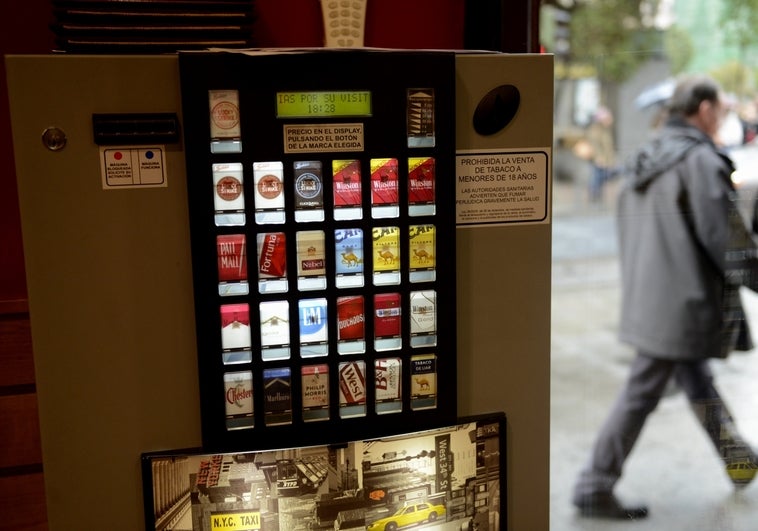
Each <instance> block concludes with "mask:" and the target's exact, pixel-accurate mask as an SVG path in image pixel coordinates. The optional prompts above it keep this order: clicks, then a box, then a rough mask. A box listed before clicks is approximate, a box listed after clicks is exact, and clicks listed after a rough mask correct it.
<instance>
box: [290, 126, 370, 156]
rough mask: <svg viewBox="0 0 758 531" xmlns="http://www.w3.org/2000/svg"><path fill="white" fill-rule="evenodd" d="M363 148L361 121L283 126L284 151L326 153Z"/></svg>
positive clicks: (361, 149) (360, 149)
mask: <svg viewBox="0 0 758 531" xmlns="http://www.w3.org/2000/svg"><path fill="white" fill-rule="evenodd" d="M363 149H364V143H363V124H362V123H351V124H301V125H296V124H293V125H285V126H284V152H285V153H328V152H330V151H363Z"/></svg>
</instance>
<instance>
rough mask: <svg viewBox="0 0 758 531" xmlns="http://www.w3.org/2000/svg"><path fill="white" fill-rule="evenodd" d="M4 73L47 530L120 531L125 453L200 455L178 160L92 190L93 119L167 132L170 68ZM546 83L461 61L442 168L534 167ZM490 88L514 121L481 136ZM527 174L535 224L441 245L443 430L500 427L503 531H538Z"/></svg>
mask: <svg viewBox="0 0 758 531" xmlns="http://www.w3.org/2000/svg"><path fill="white" fill-rule="evenodd" d="M6 65H7V75H8V84H9V95H10V103H11V119H12V127H13V141H14V148H15V158H16V167H17V178H18V185H19V195H20V203H21V217H22V230H23V239H24V252H25V260H26V267H27V277H28V288H29V303H30V312H31V324H32V339H33V347H34V356H35V364H36V376H37V391H38V398H39V415H40V424H41V437H42V452H43V465H44V473H45V482H46V495H47V507H48V519H49V523H50V529H52V530H53V531H58V530H64V531H65V530H76V529H109V530H116V531H120V530H123V531H135V530H138V529H141V528H142V527H143V500H142V487H141V475H140V455H141V453H142V452H151V451H161V450H167V449H179V448H189V447H195V446H200V444H201V436H200V405H199V393H198V374H197V358H196V356H197V352H196V347H195V345H196V337H195V329H194V322H195V321H194V307H193V297H192V293H193V290H192V273H191V263H190V244H189V241H190V239H189V227H188V211H187V197H186V184H185V171H184V153H183V152H182V146H181V143H171V144H166V145H165V146H162V150H163V151H162V153H163V155H164V156H165V158H164V170H165V179H166V181H165V184H166V186H137V187H134V188H114V189H105V188H104V182H103V174H102V171H101V164H103V160H104V158H103V154H102V153H101V150H100V148H99V147H98V146H97V145H96V144H95V142H94V140H93V132H92V114H93V113H129V112H139V113H144V112H160V113H165V112H174V113H179V114H180V101H181V100H180V91H179V71H178V70H179V69H178V61H177V58H176V56H139V57H137V56H119V57H109V56H72V55H58V56H52V55H51V56H9V57H7V58H6ZM552 73H553V70H552V58H550V57H548V56H531V55H530V56H521V55H506V54H470V55H469V54H465V55H461V56H459V57H458V59H457V86H456V91H457V101H458V103H457V106H458V113H457V120H458V123H459V126H458V131H457V148H456V149H457V157H460V156H466V153H469V152H471V151H485V152H493V151H494V152H496V153H499V152H503V151H505V150H511V151H513V150H516V151H519V150H538V151H539V152H542V153H544V156H545V157H547V159H548V160H549V156H550V149H549V146H551V145H552V99H553V98H552V87H553V84H552ZM502 84H511V85H514V86H516V87H517V88H518V90H519V92H520V96H521V102H520V107H519V108H518V110H517V112H516V113H515V115H514V117H513V119H512V121H511V122H510V123H509V124H508V125H507V126H506V127H505V128H503V129H502V130H501V131H497V132H493V133H492V134H487V135H481V134H479V133H477V132H476V131H475V130H474V129H473V127H472V125H471V124H472V115H473V113H474V112H475V109H476V107H477V105H478V103H479V101H480V100H481V99H482V97H483V96H484V95H485V94H487V92H488V91H490V90H491V89H492V88H494V87H497V86H499V85H502ZM180 122H181V116H180ZM49 128H57V130H52V131H53V134H50V135H49V137H48V146H46V145H45V144H43V141H42V138H41V137H42V134H43V132H44V131H45V130H46V129H49ZM63 135H65V145H64V146H63V147H62V148H61V144H62V139H63ZM126 147H127V148H128V146H126ZM50 148H61V149H57V150H53V149H50ZM546 166H548V167H549V164H546ZM540 171H542V174H541V175H540V177H541V178H542V181H540V182H542V183H543V186H544V190H542V189H539V190H535V191H533V193H535V194H536V195H538V196H540V197H541V200H542V201H543V202H544V204H543V205H542V207H543V208H545V209H546V210H545V211H546V212H547V214H546V215H545V216H542V219H540V220H538V221H533V220H532V221H528V220H527V221H523V220H518V219H515V220H514V219H510V220H509V222H507V223H500V224H498V223H495V224H484V225H474V226H465V227H464V226H461V225H459V228H458V229H457V239H458V250H457V269H458V278H457V282H458V293H457V297H458V323H459V329H458V349H459V357H458V361H457V365H458V370H459V375H458V397H459V403H458V413H459V414H461V415H467V414H478V413H486V412H490V411H504V412H505V413H506V415H507V422H508V432H507V434H506V435H507V445H508V446H507V447H508V455H507V456H506V462H507V499H505V500H503V501H504V502H505V503H507V507H508V511H507V528H508V529H515V530H531V529H547V528H548V519H549V517H548V513H549V511H548V505H549V487H548V484H549V481H548V475H549V417H550V412H549V380H550V378H549V345H550V323H549V320H550V217H549V197H550V196H549V194H550V190H549V183H550V181H549V175H545V174H548V173H549V171H548V170H547V169H545V170H540ZM105 182H106V184H108V183H109V181H108V180H107V179H106V180H105ZM538 199H539V197H538ZM487 496H488V497H489V499H490V500H491V502H492V503H496V502H497V500H498V497H499V496H500V493H499V492H491V493H487ZM492 518H493V519H495V518H497V515H493V516H492ZM493 523H494V522H493ZM505 523H506V522H500V524H501V525H500V528H501V529H502V528H505V525H504V524H505ZM491 529H493V528H491Z"/></svg>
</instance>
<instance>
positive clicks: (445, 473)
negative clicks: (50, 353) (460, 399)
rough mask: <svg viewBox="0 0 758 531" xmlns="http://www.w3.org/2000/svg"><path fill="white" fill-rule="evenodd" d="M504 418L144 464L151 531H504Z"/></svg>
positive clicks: (166, 457) (165, 457)
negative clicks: (432, 530) (441, 530)
mask: <svg viewBox="0 0 758 531" xmlns="http://www.w3.org/2000/svg"><path fill="white" fill-rule="evenodd" d="M505 448H506V441H505V416H504V415H503V414H502V413H496V414H489V415H481V416H478V417H472V418H468V419H459V420H458V421H457V423H456V424H454V425H451V426H445V427H441V428H436V429H432V430H425V431H419V432H411V433H401V434H397V435H394V436H389V437H381V438H378V439H370V440H364V441H351V442H348V443H346V444H340V445H320V446H309V447H299V448H284V449H272V450H260V451H255V452H235V453H207V452H204V451H202V450H182V451H175V452H156V453H148V454H144V455H143V456H142V473H143V479H144V499H145V523H146V524H145V528H146V529H147V530H156V531H158V530H162V529H182V530H192V531H222V530H229V529H233V530H235V531H253V530H256V531H258V530H261V531H267V530H270V531H274V530H283V529H325V530H326V529H330V530H331V529H369V530H382V531H384V530H385V529H387V530H390V529H397V528H400V527H406V526H412V525H414V526H415V525H417V524H428V523H436V524H444V526H445V528H446V529H447V528H449V529H466V530H474V529H490V530H493V531H494V530H498V529H505V523H506V521H507V518H506V506H505V500H506V499H507V497H506V483H505V477H506V470H505V460H504V456H505V455H506V452H505Z"/></svg>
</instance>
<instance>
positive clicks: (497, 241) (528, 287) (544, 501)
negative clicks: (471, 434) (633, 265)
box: [456, 54, 553, 529]
mask: <svg viewBox="0 0 758 531" xmlns="http://www.w3.org/2000/svg"><path fill="white" fill-rule="evenodd" d="M456 69H457V72H456V77H457V82H456V83H457V84H456V100H457V102H456V106H457V114H456V120H457V133H456V151H457V157H458V159H460V158H461V157H470V156H471V155H469V154H470V153H477V154H482V156H481V158H482V159H486V158H487V156H488V154H491V155H492V156H499V155H500V154H503V153H506V154H513V155H514V156H519V155H522V154H527V155H528V154H532V155H533V157H534V161H533V162H532V161H531V160H532V156H528V157H527V159H526V160H527V162H526V164H525V165H524V166H523V167H522V168H521V169H522V170H523V172H524V173H531V174H535V173H536V177H537V179H536V180H530V181H514V182H513V185H514V186H515V187H523V186H525V188H523V189H525V190H527V192H526V196H523V195H518V194H514V196H512V197H514V198H522V199H523V198H524V197H528V198H529V199H530V201H526V200H524V201H521V200H517V199H514V200H513V202H508V203H502V201H501V200H500V199H496V200H493V201H491V204H490V205H489V206H487V205H486V204H485V205H484V206H482V207H480V208H482V209H484V208H489V207H495V208H502V209H503V212H502V213H501V214H500V215H497V214H496V215H493V216H492V218H493V219H492V220H490V221H493V222H492V223H488V224H482V225H470V226H468V225H467V226H464V225H462V224H460V223H459V225H458V231H457V271H458V275H457V285H458V413H459V414H463V415H465V414H470V413H474V412H479V413H481V412H485V411H505V413H506V415H507V427H508V428H507V429H508V432H507V441H508V442H507V453H508V455H507V459H506V463H507V467H508V470H507V478H506V480H507V508H508V517H507V524H508V525H507V528H508V529H548V528H549V497H550V493H549V472H550V461H549V456H550V440H549V437H550V271H551V267H550V260H551V249H550V247H551V225H550V197H551V188H550V184H551V179H550V166H551V165H550V152H551V146H552V134H553V130H552V127H553V126H552V123H553V122H552V120H553V114H552V108H553V60H552V57H551V56H546V55H500V54H498V55H487V54H483V55H482V54H476V55H461V56H459V57H458V59H457V66H456ZM503 85H510V86H511V87H515V88H516V89H517V91H518V93H519V94H520V104H519V107H518V109H517V110H516V112H515V115H513V117H512V119H511V121H510V122H508V123H507V125H506V126H505V127H503V128H502V129H501V130H498V131H496V132H493V133H491V134H486V135H482V134H479V133H477V132H476V130H475V129H474V126H473V116H474V114H475V112H476V109H477V106H478V105H479V103H480V101H481V100H482V99H483V98H484V97H485V95H487V94H488V93H489V92H490V91H491V90H492V89H495V88H496V87H499V86H503ZM505 95H506V96H508V93H507V92H506V94H505ZM501 104H502V105H508V104H509V102H508V101H497V102H496V105H495V107H496V108H497V107H498V106H499V105H501ZM500 111H503V109H500ZM505 111H506V114H507V111H508V109H505ZM506 119H507V116H506ZM500 160H501V162H502V161H503V160H504V158H503V157H501V158H500ZM512 160H517V159H512ZM488 166H491V167H490V168H488ZM497 166H510V165H509V164H502V163H501V164H498V163H492V164H486V163H484V164H482V165H481V167H482V170H481V174H482V175H495V176H496V177H495V178H496V179H497V178H498V177H502V176H505V178H506V179H509V178H510V176H511V175H514V173H513V172H511V171H510V169H508V168H497ZM490 170H492V171H490ZM516 175H517V174H516ZM504 182H505V183H510V181H509V180H506V181H504ZM482 183H484V184H482ZM502 183H503V181H498V180H495V181H490V182H488V181H482V182H480V183H479V186H481V189H480V190H481V191H482V193H483V194H488V193H492V190H491V189H497V192H495V193H501V192H502V191H503V189H504V188H505V189H506V190H505V191H506V193H507V188H508V186H510V184H502ZM474 184H476V183H474ZM457 186H458V187H459V189H458V191H459V192H461V194H459V196H463V197H468V198H472V197H473V194H471V193H466V192H465V188H466V187H468V185H467V184H463V183H462V182H461V179H460V174H459V175H458V182H457ZM461 208H462V207H461V205H459V206H458V209H459V212H460V210H461ZM487 216H488V215H487V214H486V213H483V214H482V216H481V217H482V218H483V219H485V220H486V218H487ZM499 217H503V218H506V219H507V221H506V222H503V223H497V219H498V218H499ZM489 494H490V496H497V495H499V493H489ZM501 528H502V527H501Z"/></svg>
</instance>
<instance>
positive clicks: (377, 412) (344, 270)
mask: <svg viewBox="0 0 758 531" xmlns="http://www.w3.org/2000/svg"><path fill="white" fill-rule="evenodd" d="M179 65H180V75H181V86H182V100H183V115H184V133H185V143H186V148H187V150H186V153H187V187H188V195H189V207H190V232H191V241H192V256H193V260H192V261H193V276H194V293H195V309H196V329H197V337H198V368H199V373H200V392H201V409H202V427H203V443H204V445H205V446H206V447H208V448H213V449H221V450H229V449H232V448H237V449H238V448H243V449H245V450H250V449H259V448H260V449H264V448H267V447H268V448H271V447H278V446H283V445H287V444H291V443H292V441H294V440H297V441H298V442H300V443H309V444H318V443H324V442H334V441H337V440H340V439H343V438H344V437H346V436H348V434H349V436H350V437H355V436H360V437H370V436H376V435H380V434H381V435H385V434H390V433H393V432H396V431H397V430H398V429H403V428H404V427H405V426H407V425H410V424H412V425H414V426H417V427H434V426H438V425H441V424H444V423H449V421H450V420H451V419H453V418H455V415H456V378H455V372H456V371H455V364H456V353H455V345H456V338H455V330H456V321H455V314H456V312H455V307H456V302H455V268H454V264H455V258H454V257H455V220H454V204H455V203H454V181H453V173H454V149H455V54H454V53H452V52H405V51H378V50H352V51H344V50H338V51H335V50H333V51H324V50H320V51H315V50H300V51H294V50H293V51H289V52H287V51H278V52H262V51H259V52H249V53H236V52H206V53H194V52H190V53H185V54H180V56H179ZM401 427H402V428H401Z"/></svg>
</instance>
